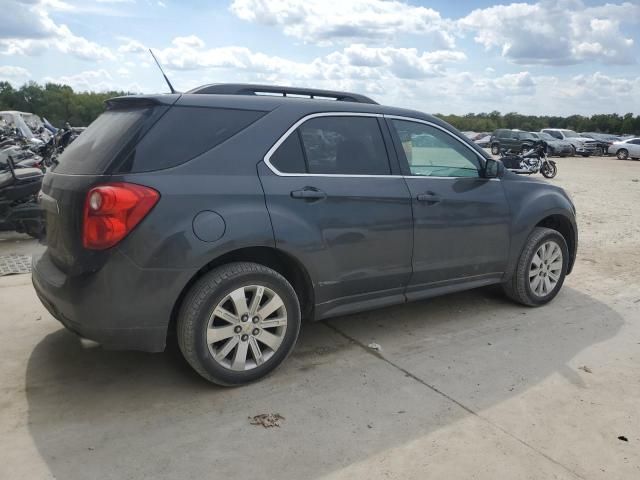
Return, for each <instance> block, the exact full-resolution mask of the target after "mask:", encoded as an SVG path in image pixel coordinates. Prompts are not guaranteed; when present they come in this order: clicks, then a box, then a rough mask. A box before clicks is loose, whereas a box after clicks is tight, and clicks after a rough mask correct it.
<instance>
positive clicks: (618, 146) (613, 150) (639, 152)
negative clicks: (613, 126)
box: [609, 138, 640, 160]
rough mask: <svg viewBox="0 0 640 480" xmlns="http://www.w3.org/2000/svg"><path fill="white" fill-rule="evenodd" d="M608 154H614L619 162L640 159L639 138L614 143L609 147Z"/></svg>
mask: <svg viewBox="0 0 640 480" xmlns="http://www.w3.org/2000/svg"><path fill="white" fill-rule="evenodd" d="M609 153H610V154H614V155H615V156H616V157H618V158H619V159H620V160H626V159H627V158H633V159H634V160H637V159H639V158H640V138H627V139H626V140H621V141H620V142H614V143H613V144H611V145H610V146H609Z"/></svg>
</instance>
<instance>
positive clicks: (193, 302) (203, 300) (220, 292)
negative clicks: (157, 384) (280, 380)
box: [177, 262, 301, 386]
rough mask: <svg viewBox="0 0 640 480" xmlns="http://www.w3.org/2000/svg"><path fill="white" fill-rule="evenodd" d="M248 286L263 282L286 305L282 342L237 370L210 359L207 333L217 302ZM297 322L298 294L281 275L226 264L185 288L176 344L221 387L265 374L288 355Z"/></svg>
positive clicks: (251, 266)
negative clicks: (264, 356) (259, 360)
mask: <svg viewBox="0 0 640 480" xmlns="http://www.w3.org/2000/svg"><path fill="white" fill-rule="evenodd" d="M247 285H262V286H264V287H267V288H268V289H271V290H272V291H274V292H275V293H277V295H279V296H280V298H281V299H282V301H283V303H284V306H285V308H286V314H287V325H286V331H285V333H284V337H283V339H282V343H281V344H280V346H279V347H277V350H276V351H275V352H274V353H273V354H272V356H271V357H270V358H269V359H268V360H266V361H265V362H264V363H263V364H262V365H258V366H254V367H253V368H252V369H250V370H244V371H236V370H231V369H229V368H225V367H224V366H223V365H221V364H220V363H218V362H217V361H216V360H214V359H213V356H212V354H211V352H210V350H209V346H208V345H207V337H206V335H207V328H208V325H209V318H210V315H211V312H212V310H213V309H214V308H216V305H218V303H219V302H220V301H222V300H223V299H224V297H225V296H227V295H228V294H229V293H230V292H232V291H234V290H235V289H237V288H240V287H243V286H247ZM300 324H301V315H300V304H299V301H298V297H297V295H296V293H295V291H294V289H293V287H292V286H291V284H290V283H289V282H288V281H287V280H286V279H285V278H284V277H283V276H282V275H280V274H279V273H278V272H276V271H275V270H272V269H270V268H267V267H265V266H264V265H260V264H257V263H250V262H237V263H229V264H226V265H222V266H220V267H218V268H215V269H214V270H212V271H210V272H209V273H207V274H206V275H204V276H203V277H202V278H200V279H199V280H198V281H197V282H196V283H195V284H194V285H193V286H192V287H191V289H190V290H189V291H188V293H187V295H186V296H185V298H184V301H183V302H182V304H181V306H180V310H179V313H178V323H177V334H178V345H179V346H180V350H181V351H182V354H183V355H184V358H185V359H186V360H187V362H188V363H189V365H191V366H192V367H193V369H194V370H195V371H196V372H198V373H199V374H200V375H201V376H203V377H204V378H205V379H207V380H209V381H210V382H213V383H216V384H218V385H222V386H235V385H243V384H246V383H250V382H253V381H255V380H258V379H260V378H262V377H264V376H266V375H268V374H269V373H271V372H272V371H273V370H275V368H276V367H278V366H279V365H280V364H281V363H282V362H283V361H284V360H285V359H286V358H287V356H288V355H289V354H290V353H291V351H292V350H293V347H294V346H295V344H296V341H297V339H298V334H299V333H300ZM256 363H257V362H256Z"/></svg>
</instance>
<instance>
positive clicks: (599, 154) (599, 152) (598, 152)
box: [593, 147, 604, 157]
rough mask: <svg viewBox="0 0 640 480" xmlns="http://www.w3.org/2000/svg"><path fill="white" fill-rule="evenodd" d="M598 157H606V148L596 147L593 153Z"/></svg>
mask: <svg viewBox="0 0 640 480" xmlns="http://www.w3.org/2000/svg"><path fill="white" fill-rule="evenodd" d="M593 154H594V155H595V156H596V157H602V156H603V155H604V148H602V147H596V150H595V151H594V152H593Z"/></svg>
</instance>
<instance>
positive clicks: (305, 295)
mask: <svg viewBox="0 0 640 480" xmlns="http://www.w3.org/2000/svg"><path fill="white" fill-rule="evenodd" d="M232 262H254V263H259V264H261V265H264V266H265V267H268V268H271V269H273V270H275V271H276V272H278V273H279V274H280V275H282V276H283V277H285V278H286V279H287V281H288V282H289V283H291V286H292V287H293V289H294V290H295V292H296V294H297V295H298V299H299V301H300V311H301V313H302V318H303V319H307V318H313V314H314V307H315V295H314V290H313V282H312V280H311V277H310V275H309V272H308V271H307V269H306V268H305V267H304V266H303V265H302V263H301V262H300V261H299V260H298V259H296V258H295V257H293V256H292V255H290V254H288V253H286V252H283V251H282V250H279V249H277V248H274V247H266V246H260V247H244V248H238V249H236V250H232V251H230V252H227V253H224V254H222V255H220V256H218V257H216V258H214V259H213V260H211V261H209V262H208V263H207V264H206V265H204V266H203V267H202V268H200V270H198V271H197V272H196V273H195V274H194V275H193V276H192V277H191V278H190V279H189V281H188V282H187V283H186V285H185V286H184V287H183V289H182V291H181V292H180V295H178V298H177V300H176V301H175V303H174V306H173V309H172V310H171V317H170V320H169V328H168V329H167V335H171V334H173V332H175V331H176V322H177V317H178V312H179V310H180V306H181V305H182V302H183V300H184V297H185V296H186V294H187V292H188V291H189V289H190V288H191V286H192V285H193V284H194V283H195V282H196V281H197V280H198V279H199V278H201V277H202V276H203V275H205V274H206V273H207V272H209V271H211V270H213V269H214V268H216V267H219V266H220V265H225V264H227V263H232Z"/></svg>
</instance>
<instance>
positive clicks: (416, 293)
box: [387, 116, 510, 300]
mask: <svg viewBox="0 0 640 480" xmlns="http://www.w3.org/2000/svg"><path fill="white" fill-rule="evenodd" d="M387 122H388V125H389V128H390V130H391V133H392V136H393V140H394V143H395V144H396V151H397V154H398V159H399V162H400V168H401V169H402V171H403V174H404V175H405V180H406V182H407V185H408V186H409V190H410V192H411V196H412V203H413V217H414V240H413V244H414V249H413V275H412V277H411V280H410V282H409V286H408V287H407V291H406V295H407V298H408V299H409V300H411V299H415V298H420V297H421V296H425V295H429V291H430V290H432V289H434V288H438V287H445V288H446V287H447V286H448V285H450V284H455V283H460V282H477V284H482V283H483V282H484V283H489V282H491V281H495V280H496V279H497V278H500V277H501V276H502V274H503V272H504V271H505V268H506V263H507V255H508V251H509V229H510V214H509V207H508V205H507V201H506V197H505V194H504V191H503V187H502V183H501V180H500V179H495V178H494V179H487V178H482V177H481V176H480V170H481V160H480V159H479V154H478V153H477V152H476V151H475V150H474V149H473V148H472V147H471V146H469V145H466V144H464V143H463V142H462V141H460V140H459V139H458V138H457V137H454V136H453V135H452V134H451V133H449V132H448V131H446V130H444V129H443V128H442V127H439V126H437V125H435V124H432V123H429V122H426V121H422V120H417V119H407V118H402V117H392V116H389V117H387ZM426 138H428V139H429V140H428V141H427V140H425V139H426Z"/></svg>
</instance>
